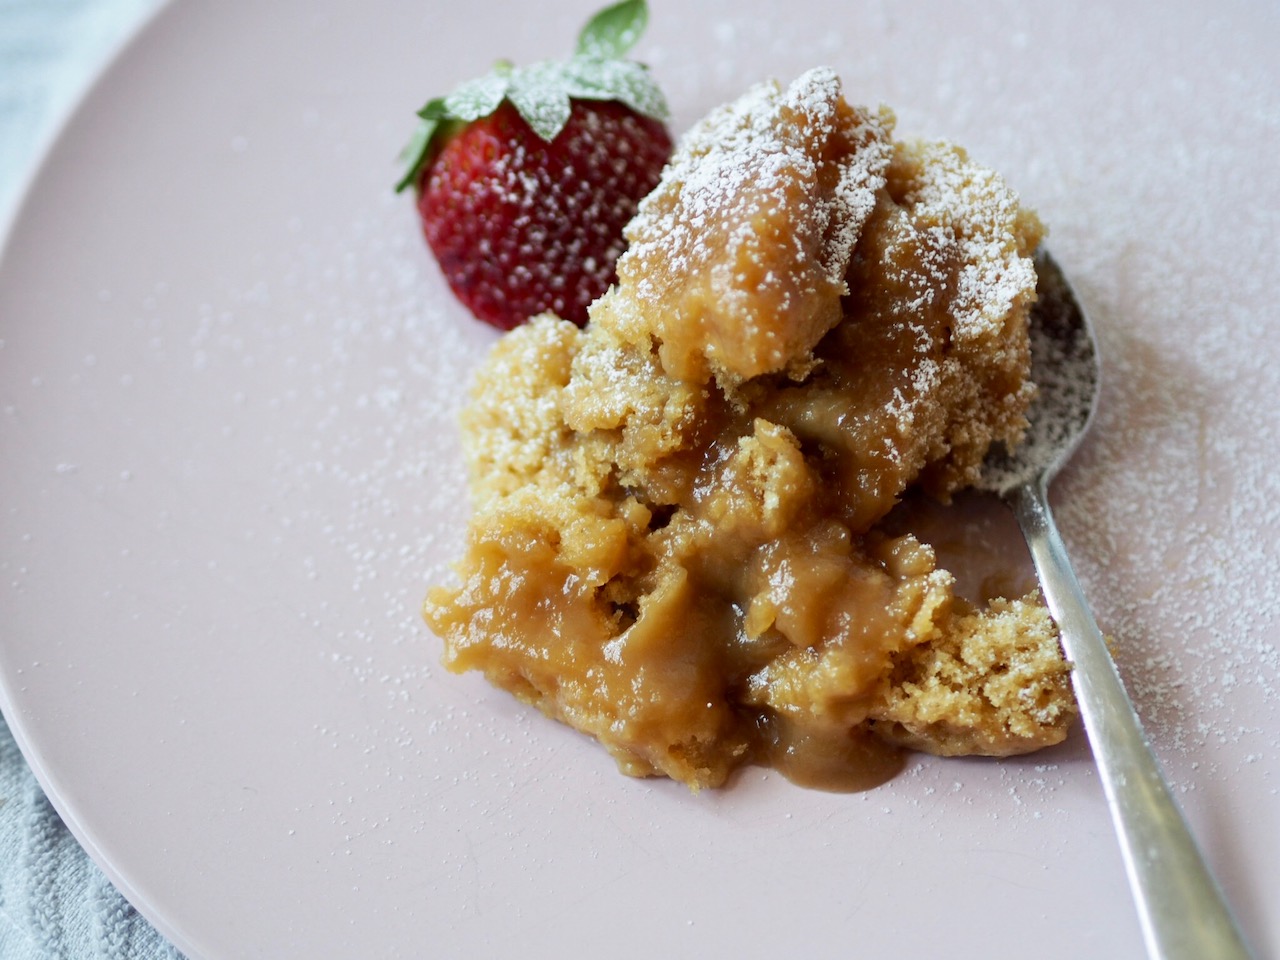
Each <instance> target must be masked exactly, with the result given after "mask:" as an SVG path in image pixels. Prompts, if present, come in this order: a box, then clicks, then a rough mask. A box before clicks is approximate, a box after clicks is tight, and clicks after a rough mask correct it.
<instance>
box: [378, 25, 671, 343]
mask: <svg viewBox="0 0 1280 960" xmlns="http://www.w3.org/2000/svg"><path fill="white" fill-rule="evenodd" d="M647 18H648V11H647V8H646V7H645V4H644V0H624V2H622V3H619V4H616V5H614V6H612V7H608V8H606V9H605V10H602V11H601V12H600V13H598V14H596V16H595V17H593V18H592V19H591V21H590V22H589V23H588V24H587V25H586V27H584V28H583V30H582V33H581V35H580V36H579V38H578V47H577V51H576V52H575V54H574V55H573V57H571V58H570V59H568V60H564V61H544V62H541V63H536V64H533V65H531V66H529V67H523V68H518V67H513V66H512V65H510V64H509V63H505V62H500V63H499V64H498V65H497V66H495V67H494V69H493V71H492V72H491V73H489V74H488V75H487V76H484V77H481V78H480V79H478V80H474V81H471V82H470V83H466V84H463V85H462V86H461V87H459V88H458V89H457V90H455V91H454V92H453V93H452V94H450V95H449V96H447V97H441V98H437V99H434V100H431V101H430V102H428V103H427V105H426V106H425V107H423V108H422V110H421V111H419V116H420V117H421V118H422V122H421V124H420V125H419V129H418V132H417V134H416V136H415V138H414V141H413V143H411V144H410V147H409V149H408V151H407V154H408V160H409V170H408V172H407V173H406V174H405V176H404V178H403V179H402V180H401V182H400V183H399V185H398V186H397V189H398V190H404V189H406V188H408V187H409V186H413V187H415V188H416V190H417V205H418V213H419V215H420V217H421V219H422V228H423V234H424V235H425V237H426V240H427V244H428V246H430V248H431V250H432V252H433V253H434V254H435V257H436V260H437V261H438V262H439V264H440V267H441V270H442V271H443V273H444V275H445V279H446V280H447V281H448V283H449V286H450V287H451V288H452V290H453V292H454V294H455V295H456V296H457V297H458V299H459V300H461V301H462V303H463V304H465V305H466V306H467V307H468V308H469V309H470V310H471V312H472V313H474V314H475V315H476V316H477V317H478V318H479V319H481V320H484V321H485V322H487V323H491V324H493V325H494V326H496V327H499V328H500V329H504V330H509V329H511V328H512V327H515V326H518V325H519V324H521V323H523V322H525V321H526V320H528V319H529V318H530V317H533V316H535V315H537V314H539V313H542V312H544V311H547V310H551V311H554V312H555V313H556V314H558V315H559V316H561V317H563V318H564V319H566V320H572V321H573V322H575V323H577V324H579V325H582V324H585V323H586V320H587V307H588V306H589V305H590V304H591V303H592V302H593V301H594V300H595V299H596V298H597V297H599V296H600V295H601V294H602V293H604V292H605V290H606V289H608V286H609V284H611V283H612V282H613V281H614V279H615V273H614V264H615V263H616V261H617V259H618V256H619V255H620V254H621V253H622V250H623V248H624V245H625V241H624V239H623V236H622V230H623V227H625V226H626V224H627V222H628V221H629V220H630V219H631V217H632V216H633V215H634V214H635V212H636V208H637V206H638V204H639V202H640V200H641V198H642V197H644V196H645V194H647V193H648V192H649V191H650V190H652V189H653V187H654V186H656V185H657V182H658V179H659V177H660V175H661V173H662V168H663V166H664V164H665V163H666V161H667V159H668V157H669V156H670V155H671V136H670V134H669V133H668V132H667V128H666V126H665V125H664V122H663V121H664V120H665V118H666V103H665V101H664V100H663V97H662V94H661V92H660V91H659V90H658V88H657V86H656V85H655V84H654V82H653V81H652V79H651V78H650V77H649V74H648V70H647V69H646V68H645V67H644V66H643V65H641V64H639V63H635V62H634V61H630V60H624V59H622V57H623V54H625V53H626V52H627V51H628V50H629V49H630V48H631V46H632V45H633V44H634V43H635V41H636V40H637V39H639V36H640V33H641V32H642V31H643V29H644V26H645V23H646V21H647Z"/></svg>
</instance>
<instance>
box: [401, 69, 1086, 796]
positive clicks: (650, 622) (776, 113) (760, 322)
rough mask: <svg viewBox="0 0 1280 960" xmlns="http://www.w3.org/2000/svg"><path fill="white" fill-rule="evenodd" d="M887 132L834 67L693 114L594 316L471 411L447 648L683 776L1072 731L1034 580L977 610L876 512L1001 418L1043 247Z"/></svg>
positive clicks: (947, 148) (435, 599)
mask: <svg viewBox="0 0 1280 960" xmlns="http://www.w3.org/2000/svg"><path fill="white" fill-rule="evenodd" d="M893 126H894V118H893V117H892V115H891V114H890V113H888V112H887V111H885V110H880V111H878V112H873V111H868V110H865V109H861V108H858V107H854V106H851V105H849V104H848V103H847V102H846V101H845V100H844V98H843V96H842V95H841V91H840V84H839V81H838V79H837V78H836V76H835V75H834V74H833V73H832V72H831V71H829V70H826V69H818V70H813V71H811V72H809V73H807V74H805V75H804V76H802V77H800V78H799V79H798V80H796V81H795V82H794V83H793V84H792V85H791V86H790V87H788V88H783V87H781V86H779V85H777V84H765V85H762V86H760V87H757V88H755V89H753V90H751V91H749V92H748V93H747V94H746V95H745V96H743V97H742V98H741V99H739V100H738V101H736V102H734V103H731V104H728V105H726V106H723V107H721V108H719V109H717V110H716V111H714V112H713V113H712V114H711V115H710V116H708V117H707V118H706V119H705V120H704V121H702V122H701V123H700V124H699V125H697V126H696V127H695V128H694V129H693V130H692V131H691V132H690V133H689V134H687V135H686V137H685V138H684V140H683V141H682V143H681V144H680V146H679V147H678V149H677V152H676V155H675V157H674V158H673V159H672V161H671V163H670V164H669V165H668V168H667V170H666V172H665V173H664V176H663V179H662V181H661V183H660V184H659V186H658V187H657V188H656V189H655V190H654V192H653V193H652V194H650V195H649V197H648V198H647V199H646V200H645V201H644V202H643V204H642V205H641V208H640V210H639V213H638V214H637V216H636V217H635V219H634V220H633V221H632V223H631V224H630V226H629V227H628V230H627V239H628V242H629V248H628V251H627V253H626V254H625V255H624V256H623V257H622V259H621V260H620V261H619V263H618V278H619V279H618V283H617V285H616V286H615V287H613V288H612V289H610V291H609V292H608V293H606V294H605V296H604V297H602V298H601V299H600V300H598V301H597V302H596V303H595V304H594V305H593V307H592V308H591V313H590V323H589V324H588V326H587V327H586V328H585V329H579V328H577V327H576V326H574V325H573V324H571V323H568V322H566V321H563V320H560V319H558V318H556V317H554V316H549V315H544V316H542V317H539V318H537V319H535V320H534V321H533V322H531V323H529V324H528V325H526V326H524V327H521V328H519V329H517V330H515V331H513V332H512V333H510V334H507V335H506V336H505V337H504V338H503V339H502V340H501V341H499V343H498V344H497V345H496V347H495V349H494V350H493V352H492V354H491V356H490V357H489V358H488V360H487V361H486V363H485V364H484V366H483V367H482V369H481V370H480V371H479V374H478V376H477V379H476V383H475V388H474V394H473V396H472V398H471V401H470V404H469V406H468V407H467V409H466V410H465V412H464V414H463V431H464V439H465V449H466V454H467V457H468V463H469V468H470V476H471V493H472V500H473V505H474V516H473V518H472V521H471V526H470V529H469V532H468V538H467V548H466V553H465V555H464V556H463V558H462V559H461V561H460V562H459V563H458V564H457V566H456V570H457V573H458V575H459V577H460V582H458V583H456V584H454V585H451V586H442V587H435V588H434V589H432V591H431V592H430V595H429V597H428V599H427V603H426V607H425V614H426V618H427V621H428V622H429V624H430V625H431V627H432V628H433V629H434V630H435V632H436V633H438V634H439V635H440V637H442V638H443V640H444V645H445V653H444V661H445V663H446V665H447V666H448V667H449V668H450V669H452V670H456V671H463V670H473V669H474V670H481V671H483V673H484V674H485V676H486V677H487V678H488V679H489V680H490V681H491V682H493V683H494V684H496V685H497V686H499V687H502V688H504V689H506V690H509V691H510V692H512V693H513V694H514V695H516V696H517V697H519V698H520V699H522V700H525V701H527V702H529V703H532V704H534V705H536V706H537V707H538V708H540V709H541V710H542V711H544V712H545V713H547V714H549V715H550V716H552V717H555V718H556V719H559V720H562V721H564V722H565V723H568V724H570V725H572V726H574V727H576V728H577V729H579V730H582V731H584V732H586V733H589V734H590V735H591V736H593V737H595V738H596V739H597V740H599V741H600V743H601V744H603V745H604V747H605V748H606V749H607V750H608V751H609V752H610V753H611V754H612V755H613V757H614V758H615V760H616V761H617V763H618V765H619V767H620V768H621V769H622V770H623V771H624V772H625V773H628V774H633V775H637V776H645V775H654V774H658V775H665V776H668V777H672V778H674V779H676V780H680V781H683V782H685V783H687V784H689V785H690V786H692V787H694V788H699V787H708V786H716V785H719V784H721V783H723V782H724V780H725V779H726V778H727V777H728V775H729V774H730V772H731V771H732V770H733V769H734V768H735V767H737V766H738V765H740V764H742V763H745V762H765V763H773V764H774V765H777V766H780V767H782V768H783V769H784V771H785V772H787V773H788V774H789V775H793V776H796V777H797V778H798V779H806V778H807V771H813V770H822V769H829V768H830V767H831V765H832V763H833V762H835V763H837V764H839V763H849V764H854V765H856V764H859V763H863V762H871V761H870V760H868V759H867V758H868V757H870V756H873V755H874V754H875V751H874V750H866V749H864V747H867V745H868V744H871V743H887V744H892V745H895V746H905V747H909V748H913V749H917V750H925V751H929V752H931V753H937V754H987V755H1008V754H1016V753H1023V752H1027V751H1031V750H1035V749H1038V748H1041V747H1044V746H1047V745H1049V744H1053V743H1057V742H1059V741H1061V740H1062V739H1063V738H1064V736H1065V734H1066V730H1067V727H1068V725H1069V723H1070V721H1071V719H1072V717H1073V716H1074V714H1075V705H1074V701H1073V699H1072V694H1071V689H1070V682H1069V680H1070V678H1069V670H1070V668H1069V665H1068V664H1067V663H1065V662H1064V660H1063V657H1062V653H1061V651H1060V649H1059V646H1058V640H1057V632H1056V628H1055V627H1054V625H1053V623H1052V621H1051V620H1050V618H1049V615H1048V612H1047V611H1046V610H1045V608H1044V606H1043V605H1042V604H1041V603H1040V601H1039V600H1038V598H1037V597H1036V596H1035V595H1034V594H1033V595H1030V596H1026V597H1022V598H1015V599H1009V600H1004V599H1001V600H994V601H992V602H991V603H990V604H988V605H987V606H985V607H983V608H976V607H974V606H972V605H971V604H970V603H968V602H966V601H965V600H963V599H962V598H960V597H958V596H957V595H956V594H955V592H954V587H953V584H954V578H953V576H952V575H951V574H950V573H948V572H947V571H946V570H943V569H940V568H939V567H938V566H937V564H936V561H935V556H934V552H933V550H932V549H931V548H930V547H929V546H928V545H927V544H925V543H922V542H920V541H919V540H918V539H916V537H914V536H913V535H910V534H906V535H897V536H890V535H889V534H887V533H885V532H883V531H882V530H880V529H879V528H878V525H879V524H880V522H881V521H882V520H883V519H884V518H885V516H886V514H888V512H889V511H890V510H891V509H892V508H893V506H894V505H895V503H897V502H898V500H899V499H900V498H901V496H902V495H903V493H904V492H905V491H906V490H907V489H908V488H909V487H912V486H916V487H919V488H921V489H923V490H925V491H927V492H928V493H929V494H931V495H932V496H935V497H938V498H942V499H944V500H945V499H946V498H948V497H949V496H950V495H951V494H952V493H953V492H955V491H956V490H959V489H960V488H962V487H964V486H966V485H967V484H969V483H971V482H972V481H973V480H974V478H975V477H976V476H977V473H978V471H979V469H980V466H981V464H982V461H983V458H984V456H985V455H986V452H987V449H988V447H989V446H990V445H991V444H992V443H993V442H995V441H1001V442H1004V443H1007V444H1015V443H1017V441H1018V440H1019V438H1020V436H1021V434H1022V432H1023V430H1024V428H1025V425H1026V420H1025V412H1026V409H1027V407H1028V404H1029V403H1030V402H1031V400H1032V398H1033V396H1034V392H1035V390H1034V387H1033V385H1032V384H1031V383H1029V382H1028V379H1027V375H1028V369H1029V361H1030V349H1029V342H1028V332H1027V323H1028V311H1029V309H1030V306H1031V304H1032V302H1033V301H1034V299H1035V282H1036V275H1035V270H1034V267H1033V264H1032V262H1031V259H1030V255H1031V254H1032V252H1033V251H1034V249H1035V247H1036V246H1037V244H1038V243H1039V240H1040V236H1041V227H1040V224H1039V221H1038V220H1037V219H1036V217H1035V215H1034V214H1033V213H1031V212H1030V211H1028V210H1025V209H1023V208H1022V207H1020V205H1019V203H1018V200H1017V197H1016V196H1015V195H1014V193H1013V192H1012V191H1011V190H1010V189H1009V188H1008V187H1007V186H1006V185H1005V183H1004V182H1003V181H1002V180H1001V178H1000V177H999V176H997V175H996V174H995V173H993V172H991V171H990V170H986V169H984V168H982V167H981V166H978V165H977V164H975V163H974V162H972V161H971V160H970V159H969V158H968V156H967V155H966V154H965V152H964V151H963V150H961V149H959V148H958V147H955V146H951V145H947V144H940V143H911V142H902V141H897V140H895V139H894V137H893ZM833 758H836V759H835V760H834V761H833Z"/></svg>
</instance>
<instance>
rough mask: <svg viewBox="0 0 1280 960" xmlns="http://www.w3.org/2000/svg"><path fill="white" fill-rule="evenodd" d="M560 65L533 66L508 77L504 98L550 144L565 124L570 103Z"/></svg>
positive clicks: (561, 64) (569, 110) (562, 66)
mask: <svg viewBox="0 0 1280 960" xmlns="http://www.w3.org/2000/svg"><path fill="white" fill-rule="evenodd" d="M570 96H571V93H570V90H569V87H568V85H567V84H566V83H565V71H564V64H563V63H556V62H553V61H547V62H544V63H535V64H532V65H531V66H528V67H525V68H524V69H522V70H516V71H515V72H514V73H513V74H512V76H511V86H510V88H509V89H508V91H507V99H508V100H510V101H511V105H512V106H513V107H515V108H516V110H517V111H519V113H520V116H521V117H523V118H524V121H525V123H527V124H529V126H530V127H532V128H533V132H534V133H536V134H537V135H538V136H539V137H541V138H542V139H543V140H545V141H546V142H547V143H550V142H551V141H552V140H554V139H555V138H556V136H557V134H559V133H560V131H561V130H563V129H564V125H565V124H566V123H568V122H569V114H570V113H572V111H573V104H571V103H570V102H569V98H570Z"/></svg>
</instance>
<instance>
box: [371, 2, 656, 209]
mask: <svg viewBox="0 0 1280 960" xmlns="http://www.w3.org/2000/svg"><path fill="white" fill-rule="evenodd" d="M648 21H649V10H648V7H647V6H646V4H645V0H623V2H621V3H617V4H614V5H613V6H610V7H606V8H605V9H604V10H601V11H600V12H599V13H597V14H596V15H595V16H594V17H592V18H591V20H590V21H588V23H587V25H586V26H585V27H583V29H582V32H581V34H579V36H578V45H577V49H576V50H575V52H574V54H573V56H572V57H570V58H569V59H568V60H544V61H541V62H539V63H534V64H530V65H529V66H527V67H516V66H513V65H512V64H511V63H509V62H507V61H505V60H504V61H499V62H498V63H497V64H495V65H494V68H493V69H492V70H491V71H490V72H489V73H487V74H485V75H484V76H483V77H479V78H477V79H475V80H471V81H468V82H467V83H464V84H462V85H461V86H459V87H458V88H457V89H456V90H454V91H453V93H451V94H449V95H448V96H446V97H436V98H435V99H433V100H429V101H428V102H427V104H426V106H424V107H423V108H422V109H421V110H419V111H418V116H419V117H420V118H421V122H420V123H419V125H418V129H417V131H415V133H414V136H413V139H412V140H411V141H410V142H409V145H408V146H407V147H405V150H404V154H403V159H404V161H405V162H406V163H407V164H408V168H407V170H406V172H405V175H404V177H402V178H401V180H400V182H399V183H397V184H396V192H397V193H398V192H400V191H402V190H405V189H406V188H408V187H410V186H414V185H416V184H417V182H418V179H419V178H420V176H421V174H422V171H423V168H425V167H426V166H427V164H428V163H429V162H430V160H431V157H432V155H433V152H434V148H435V146H436V144H437V143H439V142H440V140H441V139H443V137H444V135H445V134H447V132H448V131H450V130H452V129H456V128H457V127H458V126H460V125H462V124H466V123H470V122H471V121H474V120H479V119H481V118H482V117H487V116H489V115H490V114H491V113H493V112H494V111H495V110H497V109H498V106H499V105H500V104H501V103H502V102H503V101H504V100H507V101H510V103H511V105H512V106H514V107H515V108H516V110H517V111H518V112H519V114H520V116H521V117H522V118H524V120H525V122H526V123H528V124H529V126H530V127H531V128H532V129H533V131H534V132H535V133H536V134H537V135H538V136H539V137H540V138H541V139H543V140H544V141H546V142H548V143H550V142H551V141H552V140H554V139H555V138H556V135H557V134H559V133H560V131H561V130H563V129H564V125H565V124H566V123H567V122H568V121H569V114H570V113H571V112H572V109H573V106H572V102H571V101H573V100H617V101H618V102H620V103H622V104H625V105H626V106H628V107H630V108H631V109H632V110H634V111H635V112H636V113H639V114H642V115H644V116H647V117H652V118H653V119H655V120H666V119H667V102H666V99H665V98H664V97H663V95H662V91H661V90H660V89H658V85H657V84H656V83H655V82H654V80H653V78H652V77H650V75H649V70H648V68H647V67H646V66H644V65H643V64H641V63H637V62H636V61H634V60H625V59H623V57H624V56H625V55H626V53H627V52H628V51H629V50H630V49H631V48H632V47H633V46H634V45H635V43H636V41H638V40H639V39H640V35H641V34H642V33H643V32H644V28H645V26H646V25H647V23H648Z"/></svg>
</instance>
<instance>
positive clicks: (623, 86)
mask: <svg viewBox="0 0 1280 960" xmlns="http://www.w3.org/2000/svg"><path fill="white" fill-rule="evenodd" d="M564 74H565V80H564V83H565V87H566V89H567V90H568V92H569V96H571V97H574V98H576V99H579V100H617V101H619V102H620V103H624V104H626V105H627V106H628V107H630V108H631V109H632V110H634V111H636V113H642V114H644V115H645V116H646V117H652V118H653V119H655V120H666V119H667V117H668V115H669V113H668V110H667V100H666V98H665V97H664V96H663V95H662V90H661V88H659V87H658V85H657V83H655V82H654V80H653V77H651V76H650V75H649V70H648V68H647V67H645V66H644V65H643V64H640V63H636V62H635V61H634V60H598V59H596V58H594V57H584V56H577V57H574V58H573V59H572V60H570V61H569V62H568V63H566V64H564Z"/></svg>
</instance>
